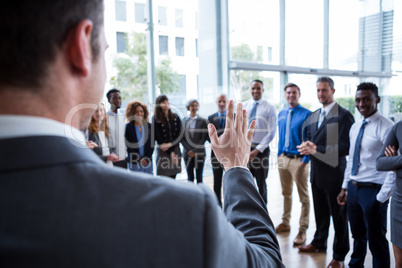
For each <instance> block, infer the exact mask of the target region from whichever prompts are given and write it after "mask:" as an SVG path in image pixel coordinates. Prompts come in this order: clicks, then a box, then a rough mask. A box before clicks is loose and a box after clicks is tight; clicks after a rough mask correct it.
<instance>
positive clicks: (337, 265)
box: [327, 259, 345, 268]
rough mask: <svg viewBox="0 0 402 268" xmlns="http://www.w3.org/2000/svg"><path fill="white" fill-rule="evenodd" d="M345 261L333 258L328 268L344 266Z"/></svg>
mask: <svg viewBox="0 0 402 268" xmlns="http://www.w3.org/2000/svg"><path fill="white" fill-rule="evenodd" d="M344 267H345V265H344V262H343V261H337V260H335V259H333V260H332V261H331V262H330V263H329V264H328V266H327V268H344Z"/></svg>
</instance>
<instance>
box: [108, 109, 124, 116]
mask: <svg viewBox="0 0 402 268" xmlns="http://www.w3.org/2000/svg"><path fill="white" fill-rule="evenodd" d="M106 114H107V115H108V116H116V115H121V113H120V111H119V109H117V113H114V112H113V111H112V109H109V111H107V113H106Z"/></svg>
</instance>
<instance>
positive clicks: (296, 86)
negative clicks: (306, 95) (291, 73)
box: [283, 83, 300, 93]
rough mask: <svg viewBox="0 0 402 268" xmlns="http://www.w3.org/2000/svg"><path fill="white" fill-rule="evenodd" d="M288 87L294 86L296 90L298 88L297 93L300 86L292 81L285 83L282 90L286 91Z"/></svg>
mask: <svg viewBox="0 0 402 268" xmlns="http://www.w3.org/2000/svg"><path fill="white" fill-rule="evenodd" d="M288 87H295V88H297V90H298V91H299V93H300V88H299V86H298V85H296V84H293V83H287V84H286V85H285V88H284V89H283V90H284V91H286V89H287V88H288Z"/></svg>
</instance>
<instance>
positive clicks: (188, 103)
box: [186, 99, 200, 111]
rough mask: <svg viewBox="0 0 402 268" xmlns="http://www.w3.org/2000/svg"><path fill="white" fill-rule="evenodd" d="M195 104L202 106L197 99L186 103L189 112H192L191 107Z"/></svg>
mask: <svg viewBox="0 0 402 268" xmlns="http://www.w3.org/2000/svg"><path fill="white" fill-rule="evenodd" d="M194 102H196V103H197V104H198V105H200V104H199V103H198V101H197V100H196V99H191V100H189V101H188V102H187V103H186V108H187V110H188V111H190V106H191V105H193V103H194Z"/></svg>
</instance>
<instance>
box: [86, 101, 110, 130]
mask: <svg viewBox="0 0 402 268" xmlns="http://www.w3.org/2000/svg"><path fill="white" fill-rule="evenodd" d="M99 106H102V107H103V120H102V122H100V124H97V123H96V120H95V118H94V115H92V117H91V122H90V123H89V126H88V130H89V131H90V132H91V133H93V134H96V133H98V132H99V131H105V135H106V136H108V137H109V136H110V132H109V125H108V123H107V116H106V111H105V105H103V103H100V104H99ZM99 106H98V108H97V109H99Z"/></svg>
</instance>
